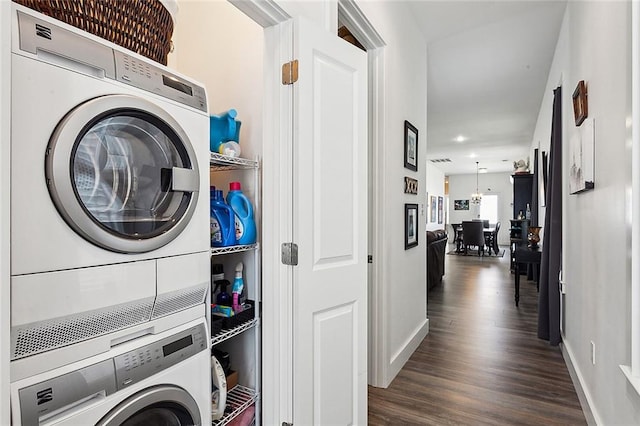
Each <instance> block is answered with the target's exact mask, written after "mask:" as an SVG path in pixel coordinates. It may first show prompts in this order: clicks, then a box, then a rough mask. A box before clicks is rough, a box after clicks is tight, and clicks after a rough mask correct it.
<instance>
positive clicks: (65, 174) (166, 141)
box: [45, 95, 200, 253]
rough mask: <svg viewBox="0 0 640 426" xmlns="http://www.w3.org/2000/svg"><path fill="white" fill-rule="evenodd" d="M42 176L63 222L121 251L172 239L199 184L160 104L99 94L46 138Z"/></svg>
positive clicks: (182, 139) (179, 132) (178, 131)
mask: <svg viewBox="0 0 640 426" xmlns="http://www.w3.org/2000/svg"><path fill="white" fill-rule="evenodd" d="M45 173H46V177H47V186H48V188H49V193H50V194H51V198H52V200H53V202H54V204H55V205H56V208H57V209H58V211H59V212H60V214H61V215H62V217H63V218H64V220H65V221H66V222H67V224H68V225H69V226H71V228H73V229H74V230H75V231H76V232H77V233H78V234H80V235H81V236H82V237H84V238H85V239H86V240H88V241H90V242H92V243H94V244H96V245H98V246H100V247H103V248H105V249H108V250H111V251H115V252H121V253H140V252H147V251H150V250H155V249H157V248H159V247H162V246H164V245H165V244H167V243H169V242H170V241H172V240H173V239H174V238H176V237H177V236H178V235H179V234H180V232H181V231H182V230H183V229H184V227H185V226H186V225H187V223H188V221H189V219H190V218H191V216H192V215H193V211H194V209H195V206H196V202H197V198H198V197H197V193H198V190H199V185H200V178H199V172H198V164H197V159H196V155H195V152H194V150H193V147H192V145H191V142H190V141H189V138H188V137H187V135H186V134H185V132H184V130H183V129H182V128H181V127H180V125H179V124H178V123H177V122H176V121H175V120H174V119H173V118H172V117H171V115H169V114H168V113H167V112H165V111H164V110H163V109H161V108H160V107H158V106H157V105H155V104H153V103H151V102H149V101H146V100H144V99H141V98H137V97H134V96H128V95H110V96H102V97H98V98H95V99H92V100H90V101H87V102H85V103H84V104H81V105H79V106H78V107H76V108H75V109H74V110H72V111H71V112H70V113H69V114H67V116H65V118H64V119H63V120H62V121H61V122H60V123H59V124H58V126H57V127H56V129H55V131H54V133H53V135H52V137H51V139H50V141H49V145H48V147H47V152H46V162H45Z"/></svg>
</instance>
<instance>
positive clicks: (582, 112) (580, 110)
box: [572, 80, 589, 126]
mask: <svg viewBox="0 0 640 426" xmlns="http://www.w3.org/2000/svg"><path fill="white" fill-rule="evenodd" d="M572 98H573V118H574V119H575V122H576V126H580V125H581V124H582V122H583V121H584V120H585V118H587V117H588V116H589V108H588V106H589V105H588V102H587V85H586V84H585V82H584V80H580V81H579V82H578V85H577V86H576V90H574V91H573V96H572Z"/></svg>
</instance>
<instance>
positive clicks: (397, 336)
mask: <svg viewBox="0 0 640 426" xmlns="http://www.w3.org/2000/svg"><path fill="white" fill-rule="evenodd" d="M358 6H359V7H360V8H361V9H362V11H363V13H364V14H365V15H366V17H367V18H368V19H369V21H370V22H371V24H372V25H373V27H374V28H375V29H376V31H377V32H378V33H379V34H380V36H381V37H382V39H383V40H384V42H385V43H386V47H384V96H385V105H384V106H383V117H384V118H383V119H384V129H385V133H384V135H383V146H382V148H381V151H380V152H379V155H380V156H381V158H383V159H384V160H383V162H384V164H383V171H382V173H383V182H384V183H383V185H382V188H381V190H380V191H379V192H380V195H381V197H382V199H383V200H385V201H384V202H385V204H386V208H385V211H384V213H383V214H382V215H381V216H382V217H381V226H380V228H379V229H378V230H376V232H378V233H379V235H380V241H383V242H384V243H383V244H382V248H381V253H379V254H378V259H377V261H378V262H382V265H383V266H382V268H381V269H382V273H381V274H380V275H381V276H380V277H379V278H380V279H381V280H382V286H383V288H384V291H383V293H384V294H383V295H382V297H383V298H384V299H385V300H384V302H383V303H384V305H383V309H382V310H381V311H380V312H379V313H380V315H382V316H383V328H384V331H383V341H384V342H386V343H385V344H383V345H384V350H383V352H384V354H383V355H382V357H383V358H384V361H383V363H384V368H383V369H384V370H385V371H384V372H383V374H382V375H383V376H384V377H383V378H382V380H381V383H378V384H377V385H381V386H387V385H388V384H389V383H391V380H393V378H394V377H395V376H396V374H397V373H398V372H399V371H400V369H401V368H402V366H403V365H404V363H405V362H406V360H407V359H408V358H409V357H410V356H411V354H412V353H413V352H414V350H415V348H416V347H417V346H418V345H419V344H420V342H421V341H422V339H423V338H424V336H425V335H426V333H427V332H428V320H427V319H426V308H427V303H426V299H427V295H426V244H425V237H424V232H423V231H422V229H424V228H422V229H419V233H418V235H419V245H418V246H417V247H414V248H412V249H409V250H404V239H403V234H404V204H405V203H418V204H423V205H425V210H424V211H425V212H426V199H425V191H424V189H422V190H420V189H419V194H418V195H417V196H416V195H410V194H404V191H403V182H404V176H409V177H413V178H414V179H418V181H419V184H418V185H419V188H420V187H422V188H425V182H426V167H424V163H422V164H421V166H420V167H419V169H418V172H417V173H416V172H411V171H409V170H407V169H405V168H404V155H403V150H402V140H403V134H404V120H409V121H410V122H411V123H412V124H413V125H414V126H415V127H416V128H417V129H418V159H424V158H426V156H425V154H426V145H427V144H426V143H425V135H426V129H427V79H426V75H427V48H426V43H425V42H424V39H423V36H422V35H421V33H420V31H419V30H418V27H417V25H416V24H415V23H414V20H413V18H412V16H411V14H410V13H409V12H408V10H407V8H406V6H405V5H404V4H402V3H399V2H366V1H363V2H358ZM376 172H377V173H379V172H380V170H377V171H376ZM442 192H444V191H442ZM425 222H426V217H425V215H424V214H422V215H421V216H420V218H419V223H420V224H421V226H422V227H424V223H425Z"/></svg>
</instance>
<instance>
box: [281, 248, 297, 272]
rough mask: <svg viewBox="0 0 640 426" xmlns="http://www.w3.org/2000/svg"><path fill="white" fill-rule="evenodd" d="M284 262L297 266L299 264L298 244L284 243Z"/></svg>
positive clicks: (284, 263)
mask: <svg viewBox="0 0 640 426" xmlns="http://www.w3.org/2000/svg"><path fill="white" fill-rule="evenodd" d="M282 264H283V265H291V266H296V265H297V264H298V245H297V244H295V243H282Z"/></svg>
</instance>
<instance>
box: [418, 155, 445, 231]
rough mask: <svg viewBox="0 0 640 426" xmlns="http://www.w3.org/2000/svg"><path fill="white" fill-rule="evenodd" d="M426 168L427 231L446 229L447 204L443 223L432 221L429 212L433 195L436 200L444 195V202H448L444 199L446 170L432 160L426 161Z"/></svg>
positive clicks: (425, 217) (425, 216) (425, 219)
mask: <svg viewBox="0 0 640 426" xmlns="http://www.w3.org/2000/svg"><path fill="white" fill-rule="evenodd" d="M425 163H426V168H427V178H426V179H427V182H426V192H427V196H428V198H427V199H426V202H425V215H424V221H425V223H426V224H427V226H426V228H427V231H434V230H436V229H445V226H446V223H445V222H446V221H445V217H444V216H445V212H446V206H444V205H443V206H442V207H443V212H442V223H438V222H437V221H436V222H430V220H431V216H430V214H429V211H430V210H429V209H430V208H431V207H430V205H429V203H430V202H431V201H430V200H431V196H435V197H436V200H437V197H442V198H443V203H444V202H446V201H445V199H444V172H443V171H442V170H440V169H439V168H438V167H437V166H435V165H434V164H433V163H431V161H426V162H425ZM418 191H422V190H421V189H420V188H419V187H418Z"/></svg>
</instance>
